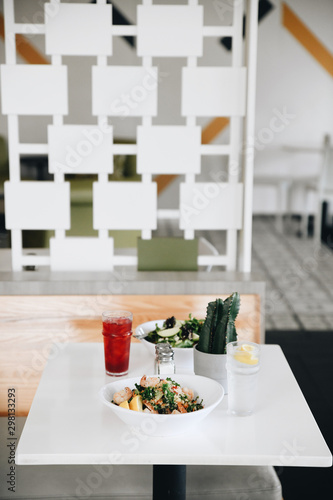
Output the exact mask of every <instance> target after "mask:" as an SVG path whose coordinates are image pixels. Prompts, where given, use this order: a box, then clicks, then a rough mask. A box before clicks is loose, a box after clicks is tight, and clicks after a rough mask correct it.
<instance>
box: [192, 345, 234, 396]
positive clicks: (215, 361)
mask: <svg viewBox="0 0 333 500" xmlns="http://www.w3.org/2000/svg"><path fill="white" fill-rule="evenodd" d="M226 364H227V355H226V354H210V353H206V352H201V351H198V349H197V346H196V347H195V348H194V349H193V367H194V373H195V374H196V375H202V376H203V377H208V378H212V379H213V380H216V382H219V383H220V384H221V385H222V386H223V388H224V394H228V378H227V368H226Z"/></svg>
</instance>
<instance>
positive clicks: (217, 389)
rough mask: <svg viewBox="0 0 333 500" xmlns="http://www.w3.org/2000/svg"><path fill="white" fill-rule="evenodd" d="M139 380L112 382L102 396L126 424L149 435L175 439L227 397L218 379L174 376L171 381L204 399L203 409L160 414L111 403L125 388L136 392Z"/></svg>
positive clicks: (101, 391)
mask: <svg viewBox="0 0 333 500" xmlns="http://www.w3.org/2000/svg"><path fill="white" fill-rule="evenodd" d="M151 376H154V375H151ZM155 376H156V375H155ZM140 379H141V377H134V378H129V379H119V380H116V381H115V382H110V383H109V384H107V385H105V386H104V387H102V389H101V390H100V391H99V396H100V399H101V400H102V402H103V403H104V404H105V405H106V406H107V407H108V408H110V410H112V412H113V413H114V414H115V415H116V416H117V417H118V418H120V420H122V421H123V422H124V423H125V424H126V425H128V426H130V427H135V428H136V429H138V430H139V432H142V433H143V434H145V435H148V436H164V437H165V436H175V435H177V434H183V433H185V432H188V431H190V430H191V429H192V428H193V427H194V426H195V425H197V424H198V423H199V422H201V421H202V420H203V419H204V418H206V417H207V415H209V414H210V413H211V412H212V411H213V410H214V408H215V407H216V406H217V405H218V404H219V403H220V402H221V401H222V399H223V396H224V389H223V387H222V386H221V385H220V384H219V383H218V382H216V381H215V380H212V379H209V378H206V377H201V376H199V375H172V380H175V381H176V382H177V383H178V384H180V385H181V387H188V388H190V389H193V391H194V396H195V397H196V396H199V401H201V400H202V404H203V405H204V408H203V409H202V410H197V411H194V412H191V413H181V414H176V415H157V414H151V413H144V412H139V411H134V410H128V409H126V408H121V407H120V406H117V405H116V404H114V403H111V401H112V399H113V395H114V393H115V392H118V391H120V390H122V389H124V388H125V387H129V388H130V389H134V388H135V384H136V383H137V384H139V383H140ZM110 425H111V424H110Z"/></svg>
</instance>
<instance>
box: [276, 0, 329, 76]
mask: <svg viewBox="0 0 333 500" xmlns="http://www.w3.org/2000/svg"><path fill="white" fill-rule="evenodd" d="M282 23H283V26H284V27H285V28H286V29H287V30H288V31H289V32H290V33H291V34H292V35H293V36H294V37H295V38H296V40H298V41H299V43H300V44H301V45H302V46H303V47H304V48H305V49H306V50H307V51H308V52H309V54H311V55H312V56H313V57H314V58H315V60H316V61H317V62H318V63H319V64H320V65H321V66H322V67H323V68H324V69H325V70H326V71H328V73H329V74H330V75H331V76H333V54H332V53H331V52H330V51H329V50H328V49H327V48H326V47H325V46H324V44H323V43H322V42H321V41H320V40H319V39H318V38H317V37H316V35H314V34H313V33H312V31H311V30H310V29H309V28H308V27H307V26H306V25H305V24H304V23H303V21H301V19H300V18H299V17H298V16H297V15H296V14H295V12H293V11H292V10H291V8H290V7H288V5H287V4H286V3H283V4H282Z"/></svg>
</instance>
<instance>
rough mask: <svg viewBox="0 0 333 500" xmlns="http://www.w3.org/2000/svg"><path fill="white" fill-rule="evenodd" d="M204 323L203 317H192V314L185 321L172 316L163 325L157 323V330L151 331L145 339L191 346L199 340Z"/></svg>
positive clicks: (176, 345) (185, 346)
mask: <svg viewBox="0 0 333 500" xmlns="http://www.w3.org/2000/svg"><path fill="white" fill-rule="evenodd" d="M203 323H204V320H203V319H197V318H192V315H191V314H189V317H188V319H186V320H184V321H181V320H177V319H176V318H175V317H174V316H171V317H170V318H167V319H166V320H165V321H164V322H163V325H162V327H159V326H158V325H157V323H156V325H155V330H152V331H151V332H149V333H148V335H147V336H146V337H145V340H147V341H148V342H151V343H152V344H161V343H169V344H170V345H171V347H183V348H191V347H193V346H195V345H196V344H197V343H198V341H199V338H200V333H201V329H202V325H203Z"/></svg>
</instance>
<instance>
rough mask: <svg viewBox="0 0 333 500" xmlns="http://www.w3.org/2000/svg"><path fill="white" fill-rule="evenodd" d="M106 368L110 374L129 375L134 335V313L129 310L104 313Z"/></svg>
mask: <svg viewBox="0 0 333 500" xmlns="http://www.w3.org/2000/svg"><path fill="white" fill-rule="evenodd" d="M102 318H103V338H104V356H105V370H106V373H107V374H108V375H115V376H121V375H127V373H128V364H129V354H130V345H131V335H132V314H131V313H130V312H127V311H106V312H105V313H103V316H102Z"/></svg>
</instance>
